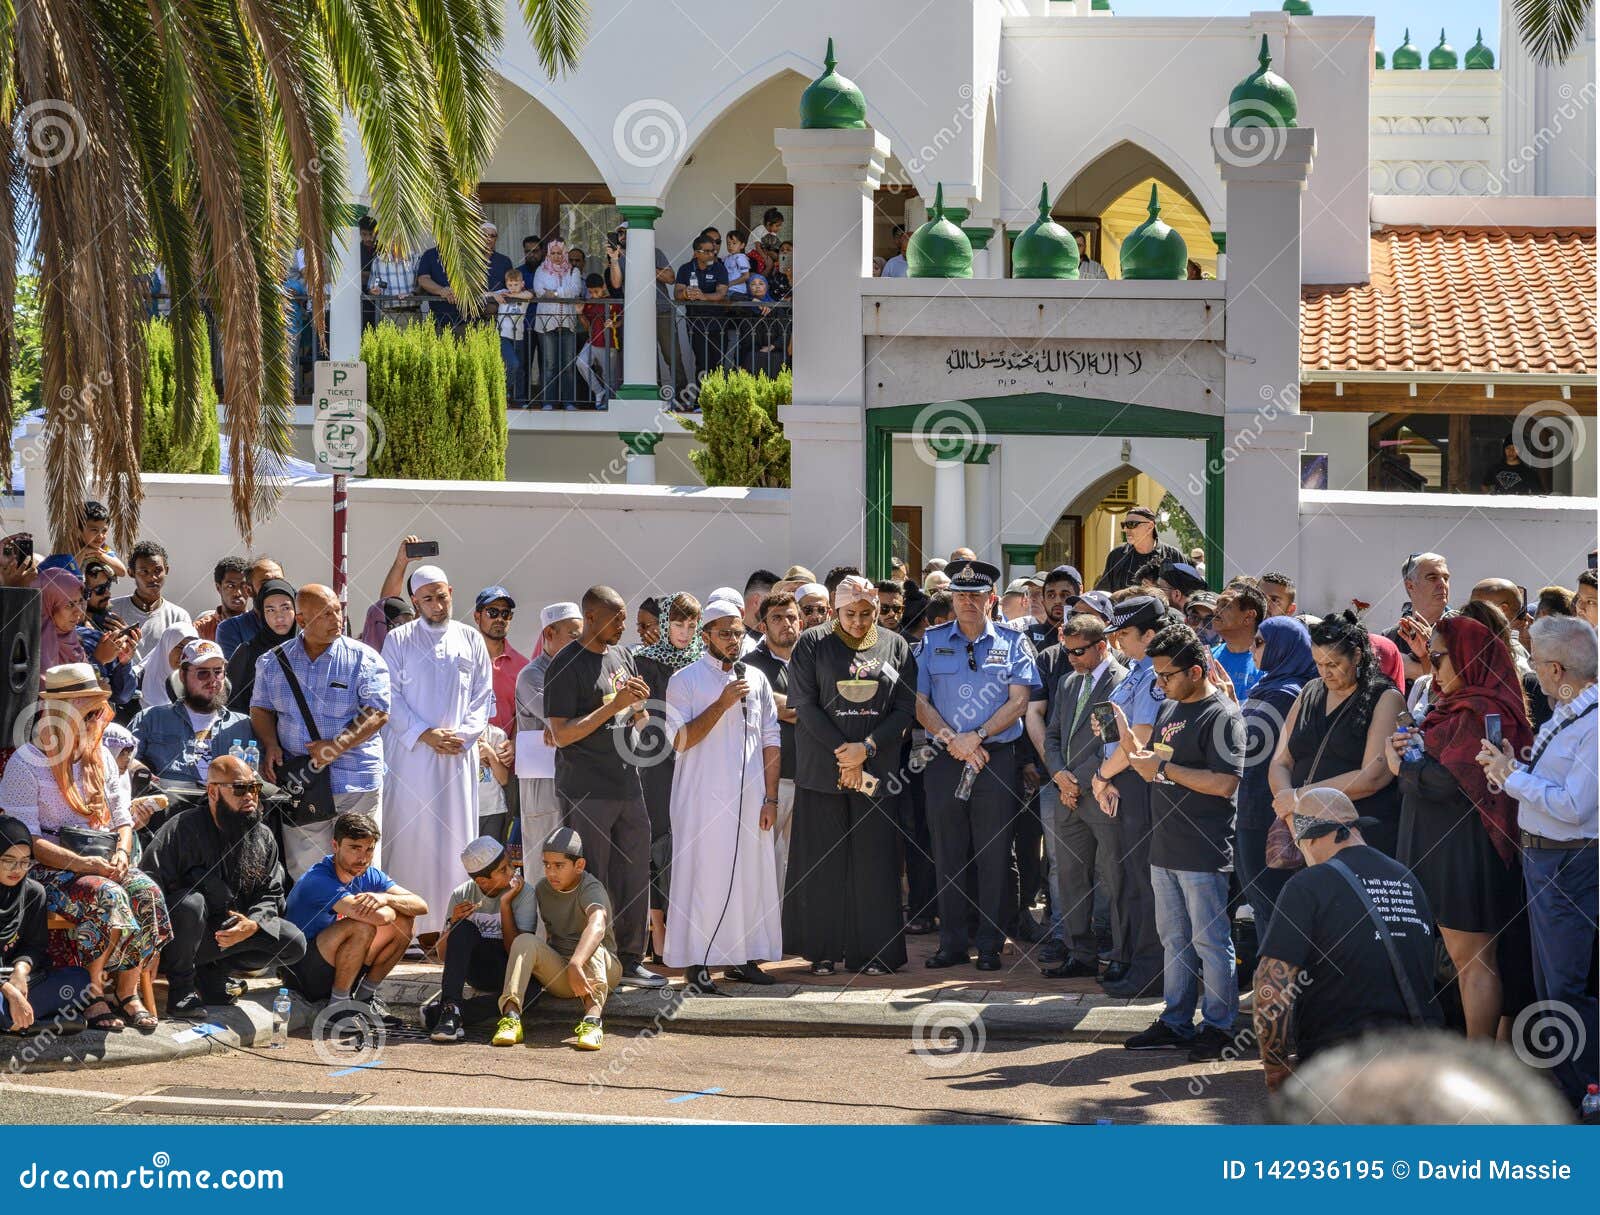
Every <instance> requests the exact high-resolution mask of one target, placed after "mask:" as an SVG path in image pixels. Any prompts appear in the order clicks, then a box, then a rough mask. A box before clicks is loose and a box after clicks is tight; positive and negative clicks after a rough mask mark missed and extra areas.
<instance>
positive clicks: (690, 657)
mask: <svg viewBox="0 0 1600 1215" xmlns="http://www.w3.org/2000/svg"><path fill="white" fill-rule="evenodd" d="M685 594H687V592H685V591H679V592H678V593H677V594H676V595H663V596H662V597H661V598H660V599H658V600H656V605H657V611H658V613H659V614H660V616H661V640H659V641H657V642H656V643H655V644H654V645H647V646H645V647H644V648H643V649H641V650H640V651H639V652H638V653H637V654H635V655H634V657H635V658H648V659H650V660H651V661H652V662H658V663H660V664H661V665H662V666H663V667H665V668H666V669H667V670H669V671H681V670H683V668H684V667H686V666H688V665H689V664H691V663H694V662H698V661H699V660H700V655H702V654H704V653H705V652H706V643H705V642H704V641H703V640H701V637H700V629H699V624H700V621H699V620H698V619H696V620H695V622H694V623H695V626H696V627H695V629H694V631H693V634H692V635H691V637H690V640H689V644H688V645H686V646H684V647H682V648H681V649H680V648H679V647H677V646H675V645H673V644H672V627H671V624H672V605H673V604H675V603H677V602H678V600H679V598H681V597H682V596H684V595H685Z"/></svg>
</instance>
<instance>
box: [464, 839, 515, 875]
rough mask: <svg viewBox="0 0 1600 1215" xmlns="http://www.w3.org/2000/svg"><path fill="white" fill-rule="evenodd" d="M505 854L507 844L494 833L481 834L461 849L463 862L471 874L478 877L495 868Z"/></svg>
mask: <svg viewBox="0 0 1600 1215" xmlns="http://www.w3.org/2000/svg"><path fill="white" fill-rule="evenodd" d="M504 854H505V846H504V845H503V844H501V843H500V841H499V840H497V839H495V838H494V836H492V835H480V836H479V837H478V838H477V839H475V840H473V841H472V843H470V844H468V845H467V846H466V847H465V848H463V849H462V850H461V864H462V865H463V866H465V868H466V870H467V873H468V874H469V875H470V876H473V877H476V876H477V875H478V874H480V873H485V872H487V871H488V870H490V869H493V868H494V867H495V866H496V865H498V864H499V863H500V858H501V856H503V855H504Z"/></svg>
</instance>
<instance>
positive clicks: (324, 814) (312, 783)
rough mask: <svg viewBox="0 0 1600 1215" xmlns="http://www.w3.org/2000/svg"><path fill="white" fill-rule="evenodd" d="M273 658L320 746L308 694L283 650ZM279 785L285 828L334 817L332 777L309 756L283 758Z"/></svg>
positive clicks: (311, 733) (312, 739)
mask: <svg viewBox="0 0 1600 1215" xmlns="http://www.w3.org/2000/svg"><path fill="white" fill-rule="evenodd" d="M274 657H276V658H277V660H278V665H279V666H280V667H282V668H283V676H284V678H285V679H287V680H288V681H289V691H290V692H291V693H293V695H294V703H295V704H296V705H297V706H298V707H299V709H300V717H301V719H302V720H304V722H305V723H306V733H307V734H308V735H309V736H310V738H311V741H312V742H321V741H322V735H321V734H319V733H318V732H317V722H316V719H315V718H314V717H312V716H311V706H310V705H309V704H307V703H306V694H305V692H303V691H302V690H301V688H300V681H299V679H297V678H296V677H295V673H294V668H293V667H291V666H290V665H289V660H288V658H286V657H285V656H284V653H283V651H282V650H281V649H279V650H276V651H274ZM277 784H278V787H279V788H281V789H282V790H283V792H284V798H285V801H284V803H283V805H282V807H281V811H280V813H281V815H282V819H283V824H284V826H286V827H307V826H310V825H311V824H313V823H325V822H327V821H328V820H329V819H331V818H333V817H334V815H335V812H334V808H333V776H332V774H331V773H329V771H328V769H326V768H320V767H318V766H317V765H316V764H315V763H314V762H312V759H311V757H310V756H309V755H285V756H283V757H282V758H281V759H280V760H279V761H278V779H277Z"/></svg>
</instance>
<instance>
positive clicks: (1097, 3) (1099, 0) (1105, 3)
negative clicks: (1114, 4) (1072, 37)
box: [1089, 0, 1111, 13]
mask: <svg viewBox="0 0 1600 1215" xmlns="http://www.w3.org/2000/svg"><path fill="white" fill-rule="evenodd" d="M1089 11H1090V12H1095V13H1109V12H1110V11H1111V0H1094V3H1093V4H1091V5H1090V6H1089Z"/></svg>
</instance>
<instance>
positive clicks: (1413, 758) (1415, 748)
mask: <svg viewBox="0 0 1600 1215" xmlns="http://www.w3.org/2000/svg"><path fill="white" fill-rule="evenodd" d="M1400 733H1402V734H1404V735H1406V750H1405V754H1404V755H1402V756H1401V757H1400V762H1401V763H1402V764H1419V763H1421V762H1422V735H1421V734H1419V733H1417V732H1416V731H1415V730H1413V729H1412V728H1411V727H1410V726H1401V727H1400Z"/></svg>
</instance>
